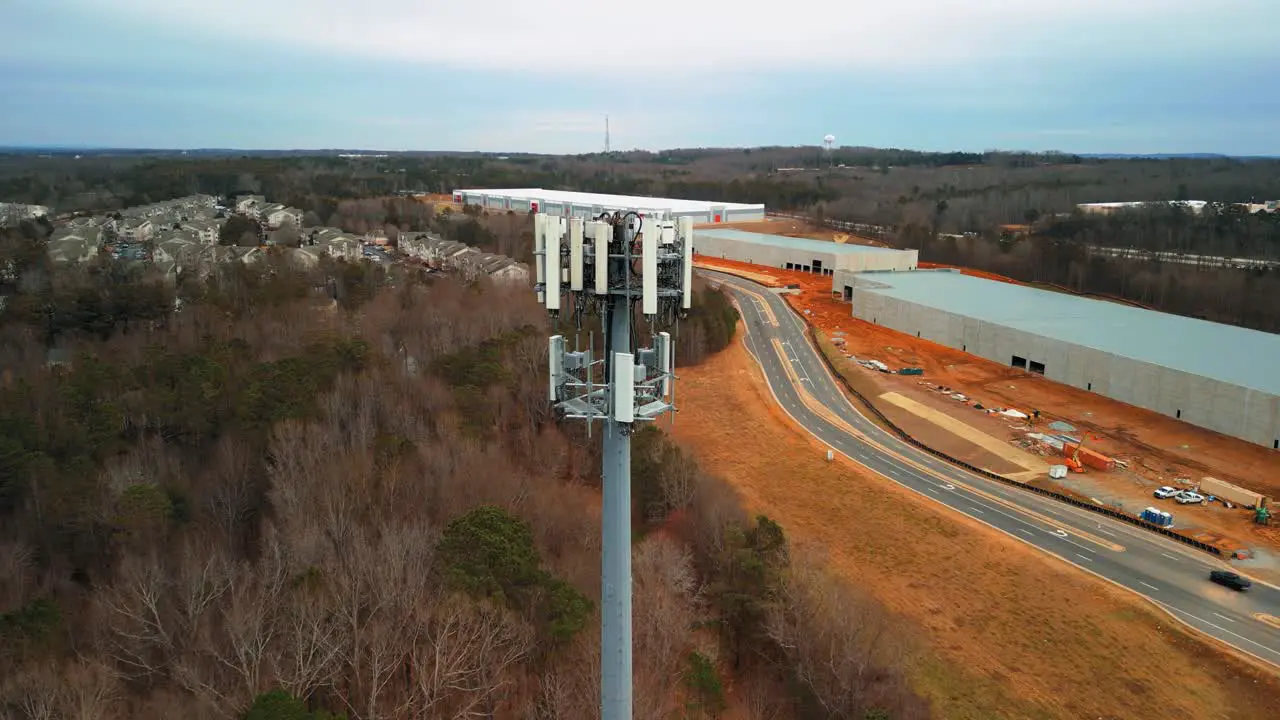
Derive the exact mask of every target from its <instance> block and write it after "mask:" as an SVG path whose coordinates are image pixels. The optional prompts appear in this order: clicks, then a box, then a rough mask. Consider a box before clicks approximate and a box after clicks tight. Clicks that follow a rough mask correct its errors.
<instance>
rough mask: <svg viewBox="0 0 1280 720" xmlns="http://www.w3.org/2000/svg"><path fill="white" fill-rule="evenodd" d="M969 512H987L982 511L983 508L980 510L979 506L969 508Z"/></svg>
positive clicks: (982, 513)
mask: <svg viewBox="0 0 1280 720" xmlns="http://www.w3.org/2000/svg"><path fill="white" fill-rule="evenodd" d="M969 512H976V513H978V514H979V515H985V514H986V513H984V512H982V511H981V510H979V509H978V508H969Z"/></svg>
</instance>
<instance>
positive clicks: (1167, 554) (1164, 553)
mask: <svg viewBox="0 0 1280 720" xmlns="http://www.w3.org/2000/svg"><path fill="white" fill-rule="evenodd" d="M1160 554H1161V555H1163V556H1165V557H1167V558H1169V559H1170V560H1177V559H1178V558H1176V557H1174V556H1172V555H1170V554H1169V553H1167V552H1162V553H1160Z"/></svg>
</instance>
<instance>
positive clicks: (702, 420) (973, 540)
mask: <svg viewBox="0 0 1280 720" xmlns="http://www.w3.org/2000/svg"><path fill="white" fill-rule="evenodd" d="M740 337H741V325H739V338H740ZM680 395H681V398H682V400H681V412H680V416H679V418H678V420H677V421H676V422H675V423H674V425H673V426H671V427H670V429H669V432H671V434H672V435H673V436H674V437H675V438H676V440H677V441H678V442H680V443H681V444H682V445H684V446H685V447H686V448H688V449H689V450H690V451H691V452H692V453H693V454H694V455H695V456H696V457H697V458H698V460H699V461H700V463H701V464H702V466H703V467H704V468H705V469H707V470H708V471H710V472H712V473H715V474H717V475H719V476H721V477H723V478H725V479H726V480H727V481H729V482H730V483H731V484H732V485H733V486H734V487H735V488H737V489H738V491H739V492H740V493H741V494H742V496H743V499H744V501H745V503H746V504H747V505H748V506H749V508H750V509H751V510H752V511H758V512H762V513H766V514H768V515H769V516H771V517H773V518H775V519H776V520H778V521H779V522H780V523H781V524H782V526H783V528H784V529H785V530H786V532H787V533H788V536H789V537H790V538H791V540H792V541H793V543H795V544H796V545H798V546H807V547H811V548H818V549H819V550H822V551H825V553H826V557H827V560H828V563H829V566H830V567H831V569H832V571H833V572H836V573H837V574H839V575H840V576H842V577H844V578H845V579H847V580H848V581H849V582H850V583H852V584H855V585H857V586H858V587H860V588H862V589H864V590H865V591H867V592H870V593H871V594H872V595H874V596H875V597H876V598H878V599H879V600H880V601H881V602H883V603H885V604H886V605H887V606H888V607H889V608H890V609H891V610H892V611H893V612H895V613H897V614H898V615H900V616H901V617H902V618H904V619H905V621H906V622H904V623H903V624H902V625H903V626H904V627H905V628H907V632H908V633H910V634H912V635H914V636H922V638H921V640H920V643H921V647H920V648H919V652H918V653H917V654H916V656H915V659H914V660H913V663H912V666H911V671H910V678H911V682H912V684H913V686H914V687H915V688H916V689H917V691H919V692H921V693H922V694H924V695H925V696H927V697H929V698H931V699H932V700H933V703H934V710H935V715H936V716H937V717H941V718H965V719H969V718H972V719H974V720H978V719H982V720H986V719H988V718H996V717H1000V718H1063V719H1064V720H1066V719H1071V720H1075V719H1076V718H1147V717H1149V718H1155V717H1179V718H1183V717H1185V718H1198V719H1199V718H1206V719H1207V718H1241V719H1244V718H1250V719H1252V718H1262V717H1274V710H1275V707H1276V705H1275V703H1276V702H1280V681H1278V680H1277V678H1276V677H1274V676H1272V675H1267V674H1260V673H1259V672H1258V671H1256V670H1255V669H1254V668H1253V667H1252V666H1250V665H1246V664H1244V663H1243V662H1241V661H1238V660H1236V659H1235V657H1234V656H1227V655H1224V654H1223V653H1222V652H1220V651H1219V650H1217V649H1216V648H1215V647H1214V646H1211V645H1209V644H1207V642H1206V641H1203V640H1201V639H1199V637H1198V636H1193V635H1191V634H1190V633H1189V631H1186V630H1184V629H1183V628H1182V626H1181V625H1179V624H1177V623H1175V622H1174V621H1172V620H1170V619H1168V617H1167V616H1165V615H1164V614H1163V613H1161V612H1159V611H1157V610H1155V609H1153V608H1152V607H1151V606H1149V605H1148V604H1146V603H1145V602H1143V601H1141V600H1139V599H1137V598H1136V597H1134V596H1133V595H1131V594H1129V593H1127V592H1125V591H1122V590H1119V589H1118V588H1115V587H1114V586H1112V585H1110V584H1108V583H1104V582H1102V581H1099V580H1096V579H1095V578H1093V577H1092V576H1090V575H1087V574H1085V573H1084V572H1083V571H1080V570H1077V569H1074V568H1072V567H1070V566H1067V565H1065V564H1063V563H1060V562H1057V561H1054V560H1051V559H1049V558H1047V557H1046V556H1045V555H1043V554H1041V553H1039V552H1037V551H1035V550H1033V549H1031V548H1029V547H1027V546H1026V545H1024V544H1023V543H1021V542H1019V541H1017V540H1014V539H1012V538H1009V537H1007V536H1005V535H1003V534H1002V533H999V532H997V531H995V530H992V529H991V528H989V527H987V526H985V525H982V524H980V523H978V522H976V521H974V520H971V519H969V518H966V517H964V516H961V515H958V514H955V513H952V512H950V511H947V510H945V509H943V508H941V507H940V506H938V505H936V504H935V503H933V502H931V501H929V500H926V499H924V498H921V497H920V496H918V495H916V494H914V493H911V492H908V491H907V490H905V489H903V488H901V487H900V486H898V485H896V484H894V483H892V482H890V481H889V480H887V479H885V478H883V477H881V476H879V475H875V474H872V473H869V472H866V471H864V470H861V469H860V468H857V467H856V466H853V465H852V464H851V463H845V462H844V461H843V460H840V461H836V462H827V461H826V460H825V457H824V453H823V451H824V449H825V446H822V445H820V444H819V443H817V442H816V441H814V440H813V439H812V438H811V437H810V436H809V435H808V434H807V433H804V432H803V431H802V430H801V429H800V428H799V427H798V426H797V425H795V424H794V423H793V422H792V421H791V420H790V419H789V418H788V417H787V416H786V415H785V413H783V412H782V411H781V410H780V409H779V408H778V406H777V404H776V402H775V401H774V400H773V397H772V395H771V394H770V393H769V391H768V388H767V386H766V385H765V383H764V381H763V378H762V376H761V375H760V373H759V370H758V368H757V366H756V364H755V361H754V360H753V359H752V358H751V356H750V355H749V354H748V353H747V352H746V350H745V349H744V348H743V346H742V344H741V343H740V342H739V341H738V340H735V342H734V343H733V344H732V345H731V346H730V347H729V348H728V349H726V350H725V351H723V352H721V353H719V354H717V355H715V356H712V357H711V358H709V359H708V360H707V361H705V362H704V363H703V364H701V365H699V366H695V367H688V368H684V369H682V371H681V376H680ZM744 447H751V448H757V449H758V452H753V453H743V452H742V448H744Z"/></svg>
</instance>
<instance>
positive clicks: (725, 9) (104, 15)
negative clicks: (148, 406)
mask: <svg viewBox="0 0 1280 720" xmlns="http://www.w3.org/2000/svg"><path fill="white" fill-rule="evenodd" d="M0 4H2V5H3V6H4V7H3V9H2V10H0V17H2V18H3V21H2V22H0V25H3V27H4V30H5V32H4V39H3V42H0V97H3V98H4V99H5V100H4V112H2V113H0V145H48V144H57V145H89V146H113V147H166V148H167V147H173V148H178V147H235V148H246V149H260V148H263V149H265V148H335V147H342V148H371V149H375V148H376V149H386V150H487V151H508V150H509V151H530V152H556V153H561V152H593V151H597V150H600V149H603V145H604V118H605V115H606V114H607V115H609V118H610V126H611V130H612V142H613V148H614V149H630V148H645V149H658V148H666V147H696V146H744V145H747V146H756V145H799V144H817V143H818V142H820V140H821V138H822V136H823V135H824V134H826V133H832V134H834V135H835V136H836V138H837V143H838V144H847V145H872V146H881V147H886V146H892V147H909V148H921V149H932V150H949V149H963V150H982V149H987V148H1004V149H1033V150H1049V149H1059V150H1066V151H1072V152H1134V153H1145V152H1222V153H1231V154H1280V7H1277V3H1276V0H1210V1H1208V2H1206V1H1204V0H1196V1H1194V2H1193V1H1192V0H1055V1H1053V2H1041V1H1040V0H879V1H877V2H865V1H864V0H844V1H843V2H836V1H834V0H788V1H787V2H776V1H775V2H769V3H765V2H759V1H758V0H735V1H734V2H729V1H728V0H714V1H713V0H646V1H645V2H636V1H632V2H613V3H611V2H608V1H607V0H542V1H541V2H529V1H528V0H520V1H516V0H488V2H458V0H450V1H448V2H445V1H443V0H305V1H304V0H296V1H293V0H290V1H286V0H217V1H216V2H198V1H195V0H2V2H0ZM614 6H616V7H614Z"/></svg>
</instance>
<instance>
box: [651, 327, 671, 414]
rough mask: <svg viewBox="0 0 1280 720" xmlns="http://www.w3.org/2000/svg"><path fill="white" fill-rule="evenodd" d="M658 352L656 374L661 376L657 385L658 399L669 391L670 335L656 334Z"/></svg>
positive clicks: (665, 333)
mask: <svg viewBox="0 0 1280 720" xmlns="http://www.w3.org/2000/svg"><path fill="white" fill-rule="evenodd" d="M654 349H655V350H657V351H658V372H659V373H661V374H662V375H663V378H662V381H661V382H659V383H658V397H659V398H665V397H667V393H668V392H670V390H671V377H670V375H671V333H669V332H660V333H658V342H657V347H656V348H654Z"/></svg>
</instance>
